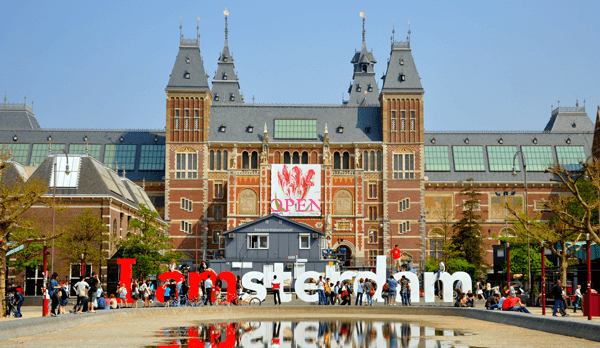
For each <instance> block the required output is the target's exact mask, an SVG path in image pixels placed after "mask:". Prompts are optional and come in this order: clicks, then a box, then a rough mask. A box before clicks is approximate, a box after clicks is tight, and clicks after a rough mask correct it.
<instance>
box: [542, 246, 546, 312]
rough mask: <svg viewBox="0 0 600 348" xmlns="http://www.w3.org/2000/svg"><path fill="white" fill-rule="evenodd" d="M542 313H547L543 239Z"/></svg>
mask: <svg viewBox="0 0 600 348" xmlns="http://www.w3.org/2000/svg"><path fill="white" fill-rule="evenodd" d="M542 315H546V248H544V241H542Z"/></svg>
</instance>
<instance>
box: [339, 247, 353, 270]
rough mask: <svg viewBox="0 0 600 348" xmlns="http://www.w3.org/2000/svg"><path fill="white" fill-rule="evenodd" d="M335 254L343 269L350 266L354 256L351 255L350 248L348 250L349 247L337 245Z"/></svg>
mask: <svg viewBox="0 0 600 348" xmlns="http://www.w3.org/2000/svg"><path fill="white" fill-rule="evenodd" d="M335 254H336V255H338V258H339V259H340V261H341V265H342V266H343V267H350V266H352V263H353V258H354V255H353V254H352V248H350V246H349V245H346V243H338V245H337V248H336V249H335Z"/></svg>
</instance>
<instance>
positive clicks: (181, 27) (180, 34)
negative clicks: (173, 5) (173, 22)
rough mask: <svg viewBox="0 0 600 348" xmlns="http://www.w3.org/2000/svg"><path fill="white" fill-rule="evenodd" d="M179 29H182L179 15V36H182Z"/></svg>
mask: <svg viewBox="0 0 600 348" xmlns="http://www.w3.org/2000/svg"><path fill="white" fill-rule="evenodd" d="M181 29H183V25H181V16H179V37H183V33H182V32H181Z"/></svg>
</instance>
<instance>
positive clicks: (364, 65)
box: [361, 64, 367, 72]
mask: <svg viewBox="0 0 600 348" xmlns="http://www.w3.org/2000/svg"><path fill="white" fill-rule="evenodd" d="M361 69H362V72H367V65H366V64H363V65H361Z"/></svg>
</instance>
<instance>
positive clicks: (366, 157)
mask: <svg viewBox="0 0 600 348" xmlns="http://www.w3.org/2000/svg"><path fill="white" fill-rule="evenodd" d="M362 165H363V170H369V153H368V152H367V151H363V158H362Z"/></svg>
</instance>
